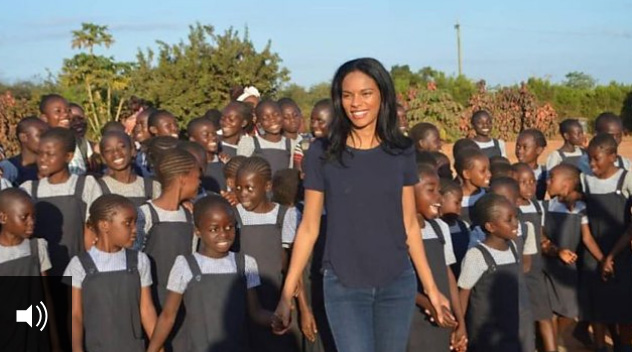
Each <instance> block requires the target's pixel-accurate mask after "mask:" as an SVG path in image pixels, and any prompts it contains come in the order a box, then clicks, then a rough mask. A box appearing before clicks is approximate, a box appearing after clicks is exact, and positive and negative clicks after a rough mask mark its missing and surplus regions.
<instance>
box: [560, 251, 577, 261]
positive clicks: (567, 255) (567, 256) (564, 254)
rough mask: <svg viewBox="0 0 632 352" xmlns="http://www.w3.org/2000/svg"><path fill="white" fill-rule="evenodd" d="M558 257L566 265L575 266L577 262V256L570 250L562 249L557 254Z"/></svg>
mask: <svg viewBox="0 0 632 352" xmlns="http://www.w3.org/2000/svg"><path fill="white" fill-rule="evenodd" d="M557 256H558V257H559V258H560V260H561V261H563V262H564V264H567V265H568V264H573V263H575V262H576V261H577V254H575V252H573V251H571V250H569V249H560V250H559V251H558V252H557Z"/></svg>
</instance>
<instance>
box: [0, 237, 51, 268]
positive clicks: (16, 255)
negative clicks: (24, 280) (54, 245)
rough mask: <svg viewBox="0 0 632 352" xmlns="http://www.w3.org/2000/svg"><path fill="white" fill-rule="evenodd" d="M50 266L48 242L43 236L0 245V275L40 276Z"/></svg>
mask: <svg viewBox="0 0 632 352" xmlns="http://www.w3.org/2000/svg"><path fill="white" fill-rule="evenodd" d="M50 268H51V263H50V258H49V257H48V243H47V242H46V240H45V239H43V238H30V239H25V240H24V241H22V243H20V244H18V245H17V246H10V247H5V246H2V245H0V276H40V275H41V273H42V272H45V271H48V270H50Z"/></svg>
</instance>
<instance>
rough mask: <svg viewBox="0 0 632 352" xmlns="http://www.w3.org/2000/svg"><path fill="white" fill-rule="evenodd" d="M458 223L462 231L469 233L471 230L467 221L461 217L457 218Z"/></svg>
mask: <svg viewBox="0 0 632 352" xmlns="http://www.w3.org/2000/svg"><path fill="white" fill-rule="evenodd" d="M456 223H457V225H459V229H460V230H461V232H462V233H463V232H464V233H469V232H470V228H469V226H467V224H466V223H465V221H463V220H461V219H457V220H456Z"/></svg>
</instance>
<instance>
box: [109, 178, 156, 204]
mask: <svg viewBox="0 0 632 352" xmlns="http://www.w3.org/2000/svg"><path fill="white" fill-rule="evenodd" d="M97 182H98V183H99V187H101V192H102V193H103V194H112V193H114V194H119V195H122V196H124V197H126V198H127V199H129V200H130V201H132V203H134V206H135V207H136V208H138V207H140V206H141V205H143V204H144V203H145V202H147V201H148V200H151V199H154V198H157V197H158V196H160V192H161V187H160V183H158V182H157V181H154V180H153V179H151V178H145V177H141V176H137V177H136V180H134V182H132V183H123V182H120V181H117V180H115V179H114V178H113V177H112V176H104V177H102V178H100V179H97Z"/></svg>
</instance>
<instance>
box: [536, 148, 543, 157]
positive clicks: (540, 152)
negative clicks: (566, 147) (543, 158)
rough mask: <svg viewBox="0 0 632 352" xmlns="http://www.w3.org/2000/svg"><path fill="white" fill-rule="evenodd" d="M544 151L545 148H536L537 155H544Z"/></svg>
mask: <svg viewBox="0 0 632 352" xmlns="http://www.w3.org/2000/svg"><path fill="white" fill-rule="evenodd" d="M543 151H544V148H543V147H537V148H535V153H536V154H537V155H538V156H540V154H542V152H543Z"/></svg>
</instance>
